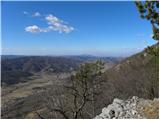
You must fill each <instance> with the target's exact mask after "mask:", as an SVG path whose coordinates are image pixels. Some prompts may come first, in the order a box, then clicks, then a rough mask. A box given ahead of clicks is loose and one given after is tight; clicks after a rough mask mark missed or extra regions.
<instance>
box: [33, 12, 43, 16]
mask: <svg viewBox="0 0 160 120" xmlns="http://www.w3.org/2000/svg"><path fill="white" fill-rule="evenodd" d="M32 16H33V17H40V16H41V14H40V13H39V12H35V13H34V14H33V15H32Z"/></svg>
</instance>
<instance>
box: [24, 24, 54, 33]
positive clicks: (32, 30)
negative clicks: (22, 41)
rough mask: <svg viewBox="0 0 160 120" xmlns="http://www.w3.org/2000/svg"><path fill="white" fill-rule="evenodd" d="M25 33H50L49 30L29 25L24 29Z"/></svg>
mask: <svg viewBox="0 0 160 120" xmlns="http://www.w3.org/2000/svg"><path fill="white" fill-rule="evenodd" d="M25 31H26V32H30V33H40V32H49V31H51V28H50V27H48V28H40V27H38V26H37V25H31V26H28V27H26V28H25Z"/></svg>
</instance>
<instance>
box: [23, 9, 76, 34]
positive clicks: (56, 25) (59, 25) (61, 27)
mask: <svg viewBox="0 0 160 120" xmlns="http://www.w3.org/2000/svg"><path fill="white" fill-rule="evenodd" d="M32 16H34V17H37V16H41V14H40V13H39V12H36V13H34V14H33V15H32ZM45 20H46V22H47V24H48V27H46V28H41V27H39V26H37V25H32V26H28V27H26V28H25V31H26V32H30V33H40V32H49V31H58V32H59V33H70V32H72V31H73V30H74V28H73V27H72V26H70V25H68V24H67V23H66V22H64V21H63V20H60V19H59V18H57V17H56V16H53V15H52V14H49V15H47V16H46V17H45Z"/></svg>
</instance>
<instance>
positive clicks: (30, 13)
mask: <svg viewBox="0 0 160 120" xmlns="http://www.w3.org/2000/svg"><path fill="white" fill-rule="evenodd" d="M1 8H2V9H1V16H2V19H1V25H2V29H1V30H2V38H1V39H2V40H1V41H2V44H1V50H2V53H1V54H4V55H82V54H85V55H86V54H87V55H95V56H118V57H119V56H129V55H132V54H135V53H137V52H140V51H142V50H143V49H144V48H145V47H146V46H149V45H152V44H155V41H154V40H152V38H151V36H152V27H151V24H150V22H149V21H147V20H144V19H141V18H140V15H139V13H138V11H137V9H136V6H135V4H134V2H132V1H128V2H127V1H125V2H124V1H123V2H118V1H112V2H109V1H106V2H105V1H103V2H85V1H81V2H80V1H79V2H76V1H70V2H69V1H68V2H64V1H63V2H62V1H61V2H56V1H52V2H51V1H48V2H44V1H41V2H40V1H39V2H38V1H37V2H36V1H35V2H31V1H28V2H22V1H21V2H20V1H19V2H18V1H17V2H11V1H10V2H9V1H8V2H7V1H5V2H4V1H3V2H2V3H1Z"/></svg>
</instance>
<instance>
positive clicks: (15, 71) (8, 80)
mask: <svg viewBox="0 0 160 120" xmlns="http://www.w3.org/2000/svg"><path fill="white" fill-rule="evenodd" d="M99 59H100V60H103V61H105V62H106V63H107V65H108V66H110V65H113V64H115V63H118V62H119V61H120V60H121V59H122V58H113V57H95V56H61V57H53V56H23V55H2V56H1V60H2V61H1V63H2V67H1V68H2V83H5V84H16V83H19V82H20V81H21V82H23V81H24V78H26V77H29V76H32V75H33V74H35V73H38V72H54V73H58V72H61V73H63V72H71V71H73V70H76V69H77V68H78V66H79V65H80V64H81V63H83V62H86V61H94V60H99Z"/></svg>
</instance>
